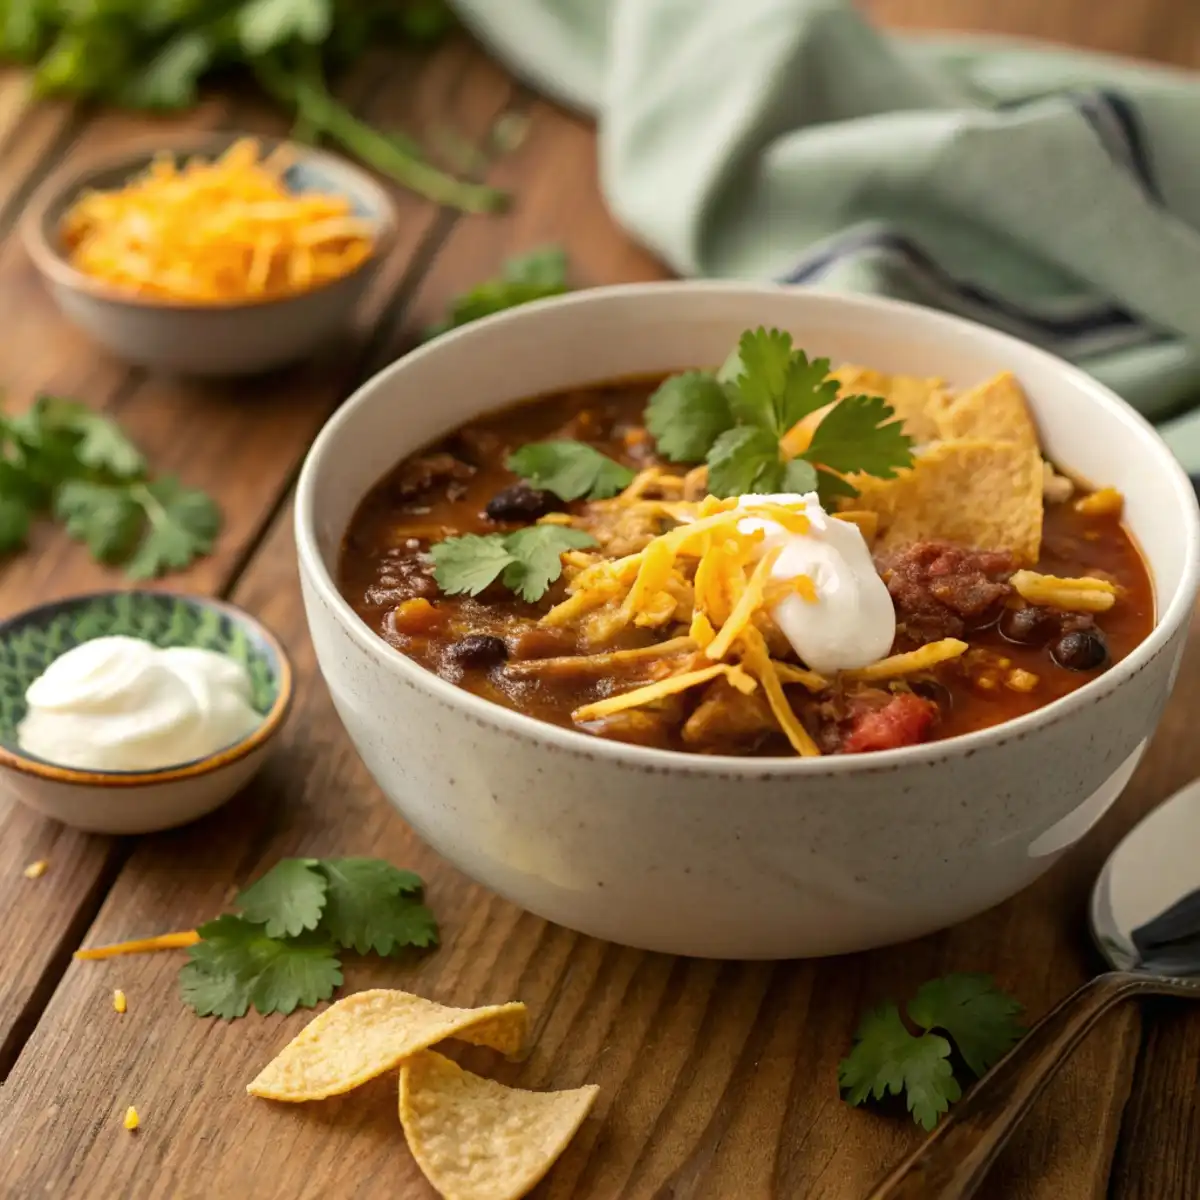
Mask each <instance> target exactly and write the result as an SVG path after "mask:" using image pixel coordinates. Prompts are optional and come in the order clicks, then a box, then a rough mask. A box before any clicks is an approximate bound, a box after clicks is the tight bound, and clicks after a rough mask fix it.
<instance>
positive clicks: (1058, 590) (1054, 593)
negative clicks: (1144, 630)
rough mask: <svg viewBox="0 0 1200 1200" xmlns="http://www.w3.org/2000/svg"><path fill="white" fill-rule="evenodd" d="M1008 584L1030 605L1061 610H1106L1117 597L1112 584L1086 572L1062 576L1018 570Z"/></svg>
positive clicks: (1095, 611) (1096, 611) (1091, 611)
mask: <svg viewBox="0 0 1200 1200" xmlns="http://www.w3.org/2000/svg"><path fill="white" fill-rule="evenodd" d="M1012 585H1013V587H1014V588H1015V589H1016V591H1017V593H1018V595H1020V596H1021V597H1022V598H1024V599H1025V600H1028V601H1029V603H1030V604H1038V605H1042V606H1044V607H1046V608H1058V609H1062V610H1063V611H1064V612H1090V613H1098V612H1107V611H1108V610H1109V609H1110V608H1112V606H1113V605H1114V604H1115V603H1116V600H1117V589H1116V587H1115V586H1114V585H1113V584H1111V583H1109V581H1108V580H1107V579H1096V578H1093V577H1092V576H1089V575H1085V576H1082V577H1081V578H1079V579H1062V578H1060V577H1059V576H1057V575H1041V574H1039V573H1038V572H1037V571H1018V572H1017V573H1016V574H1015V575H1014V576H1013V577H1012Z"/></svg>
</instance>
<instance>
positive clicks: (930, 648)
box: [842, 638, 967, 683]
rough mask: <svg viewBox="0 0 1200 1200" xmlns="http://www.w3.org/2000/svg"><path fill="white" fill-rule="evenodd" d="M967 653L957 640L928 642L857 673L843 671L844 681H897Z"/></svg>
mask: <svg viewBox="0 0 1200 1200" xmlns="http://www.w3.org/2000/svg"><path fill="white" fill-rule="evenodd" d="M966 652H967V643H966V642H960V641H959V640H958V638H942V640H941V641H940V642H930V643H929V644H928V645H926V646H922V647H921V648H920V649H919V650H909V651H908V652H907V653H906V654H893V655H891V656H890V657H888V658H881V659H880V660H879V661H878V662H875V663H872V664H871V665H870V666H869V667H860V668H859V669H858V670H857V671H843V672H842V675H843V677H844V678H846V679H856V680H858V681H859V682H860V683H871V682H877V681H879V680H881V679H899V678H901V677H902V676H904V675H914V674H916V672H918V671H928V670H929V669H930V667H936V666H937V665H938V663H944V662H949V661H950V659H952V658H958V657H959V656H960V655H962V654H965V653H966Z"/></svg>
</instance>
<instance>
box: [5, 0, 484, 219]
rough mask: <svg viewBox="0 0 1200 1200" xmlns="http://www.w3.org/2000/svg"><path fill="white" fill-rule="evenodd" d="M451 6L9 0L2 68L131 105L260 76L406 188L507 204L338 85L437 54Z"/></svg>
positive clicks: (51, 89)
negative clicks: (371, 50)
mask: <svg viewBox="0 0 1200 1200" xmlns="http://www.w3.org/2000/svg"><path fill="white" fill-rule="evenodd" d="M453 20H454V19H453V16H452V15H451V13H450V11H449V9H448V8H447V7H446V5H445V3H444V0H407V2H405V0H0V59H7V60H10V61H18V62H22V63H27V64H29V65H30V66H31V67H32V68H33V71H34V76H33V78H34V86H35V89H36V91H37V93H38V94H39V95H43V96H70V97H74V98H78V99H82V100H92V101H97V102H99V103H104V104H113V105H117V106H119V107H124V108H134V109H152V110H155V109H156V110H169V109H181V108H188V107H190V106H191V105H193V104H194V103H195V102H196V99H197V97H198V94H199V87H200V85H201V83H202V81H204V80H206V79H207V78H208V77H209V76H210V75H218V74H236V73H241V74H243V75H246V74H248V75H250V76H251V77H253V78H254V79H255V80H256V81H257V83H258V84H259V86H260V87H262V88H263V89H264V90H265V91H266V92H267V93H268V94H269V95H270V96H271V97H272V98H273V99H274V100H275V101H277V102H278V103H279V104H281V105H283V106H284V107H286V108H287V109H288V110H289V111H290V112H291V113H292V115H293V116H294V118H295V121H296V134H297V136H300V137H303V138H304V139H305V140H309V141H314V142H315V141H319V140H321V139H322V138H326V139H328V140H329V141H331V142H334V143H336V144H338V145H340V146H341V147H342V148H343V149H345V150H346V151H348V152H349V153H350V154H352V155H354V156H355V157H356V158H358V159H360V160H361V161H363V162H364V163H366V164H367V165H368V166H370V167H373V168H374V169H375V170H377V171H379V172H381V173H382V174H385V175H389V176H391V177H392V178H393V179H395V180H396V181H397V182H398V183H401V184H403V185H404V186H405V187H408V188H410V189H412V190H413V191H415V192H418V193H420V194H421V195H423V196H426V197H428V198H429V199H430V200H433V201H434V202H436V203H438V204H446V205H450V206H452V207H455V208H460V209H463V210H464V211H468V212H490V211H495V210H498V209H500V208H502V207H503V206H504V201H505V196H504V194H503V193H502V192H498V191H496V190H495V189H494V188H489V187H485V186H482V185H479V184H474V183H470V182H466V181H463V180H459V179H456V178H455V177H454V176H452V175H449V174H447V173H446V172H444V171H442V170H440V169H439V168H438V167H436V166H434V165H433V164H432V163H430V162H429V161H428V160H427V159H426V158H425V157H424V156H423V155H422V154H421V152H420V150H419V149H418V148H416V147H414V146H413V145H412V144H411V143H410V142H409V141H407V140H406V139H404V138H400V137H395V136H392V135H390V134H388V133H385V132H383V131H381V130H378V129H375V128H373V127H371V126H370V125H368V124H366V123H365V122H362V121H360V120H358V118H357V117H355V116H354V115H353V113H351V112H350V111H349V109H347V108H346V107H345V106H344V105H342V104H341V103H339V102H338V101H337V100H336V99H335V98H334V97H333V95H332V93H331V92H330V90H329V87H328V80H329V79H330V78H331V77H333V76H334V75H335V74H336V73H337V72H339V71H341V70H344V69H345V68H346V67H348V66H350V65H351V64H352V63H353V62H354V61H355V60H356V59H358V58H359V56H360V55H362V54H363V52H364V51H365V50H366V49H367V47H368V46H380V45H387V44H393V45H394V44H401V43H408V44H415V45H428V44H431V43H432V42H434V41H436V40H437V39H438V38H440V37H441V36H442V34H444V33H445V32H447V30H448V29H449V28H450V27H451V26H452V25H453Z"/></svg>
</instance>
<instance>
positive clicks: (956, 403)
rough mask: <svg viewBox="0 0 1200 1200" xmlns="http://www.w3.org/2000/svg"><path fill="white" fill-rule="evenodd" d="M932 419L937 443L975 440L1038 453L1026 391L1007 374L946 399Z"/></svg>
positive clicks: (1011, 375) (1010, 373)
mask: <svg viewBox="0 0 1200 1200" xmlns="http://www.w3.org/2000/svg"><path fill="white" fill-rule="evenodd" d="M933 416H934V423H935V425H936V437H937V438H938V440H940V441H946V442H948V441H951V440H952V439H954V438H978V439H979V440H981V441H987V442H1014V443H1015V444H1016V445H1018V446H1020V447H1022V448H1023V449H1025V450H1027V451H1029V452H1030V453H1031V454H1032V453H1039V450H1038V435H1037V426H1036V425H1034V423H1033V417H1032V416H1031V415H1030V412H1029V404H1028V402H1027V401H1026V399H1025V391H1024V389H1023V388H1022V387H1021V385H1020V383H1018V382H1017V377H1016V376H1015V375H1013V374H1012V372H1010V371H1004V372H1002V373H1001V374H999V375H997V376H996V377H995V378H994V379H989V380H988V381H987V382H986V383H981V384H979V385H978V386H977V387H973V388H971V389H970V390H969V391H966V392H963V393H962V394H961V395H960V396H955V397H954V398H953V399H949V398H948V399H946V400H945V402H944V403H943V404H941V405H939V406H938V407H937V408H936V409H935V411H934V414H933Z"/></svg>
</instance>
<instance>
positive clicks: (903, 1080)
mask: <svg viewBox="0 0 1200 1200" xmlns="http://www.w3.org/2000/svg"><path fill="white" fill-rule="evenodd" d="M907 1011H908V1017H909V1020H910V1021H912V1022H913V1024H914V1025H916V1026H917V1027H918V1028H919V1029H920V1030H921V1031H922V1032H921V1033H919V1034H914V1033H912V1032H910V1030H909V1028H908V1027H907V1026H906V1025H905V1023H904V1021H903V1019H902V1018H901V1016H900V1010H899V1009H898V1008H897V1007H896V1005H895V1004H885V1005H883V1006H882V1007H880V1008H877V1009H875V1010H874V1011H872V1012H870V1013H868V1014H867V1015H866V1016H865V1017H864V1018H863V1020H862V1023H861V1024H860V1025H859V1027H858V1032H857V1033H855V1035H854V1048H853V1049H852V1050H851V1051H850V1053H849V1055H847V1057H845V1058H844V1059H842V1061H841V1063H840V1064H839V1065H838V1085H839V1087H840V1089H841V1092H842V1097H843V1099H844V1100H845V1101H846V1102H847V1103H848V1104H851V1105H859V1104H862V1103H863V1101H865V1100H866V1099H867V1098H868V1097H870V1098H872V1099H875V1100H882V1099H883V1097H884V1096H885V1095H887V1094H888V1093H891V1094H892V1095H894V1096H899V1095H901V1094H903V1095H904V1096H905V1099H906V1103H907V1105H908V1111H909V1112H910V1113H912V1115H913V1120H914V1121H916V1122H917V1124H918V1125H920V1126H921V1127H922V1128H924V1129H927V1130H928V1129H933V1128H934V1127H935V1126H936V1125H937V1123H938V1120H939V1119H940V1118H941V1115H942V1114H943V1113H944V1112H946V1111H947V1110H948V1109H949V1107H950V1105H951V1104H953V1103H954V1101H956V1100H957V1099H959V1097H960V1096H961V1095H962V1087H961V1084H960V1082H959V1080H958V1079H956V1078H955V1075H954V1063H953V1061H952V1059H951V1055H952V1054H953V1052H954V1050H955V1049H957V1051H958V1054H959V1057H960V1058H961V1059H962V1061H963V1063H964V1064H965V1065H966V1067H967V1069H968V1070H969V1071H970V1072H971V1073H972V1074H973V1075H975V1076H976V1077H977V1078H978V1077H979V1076H982V1075H983V1074H984V1073H985V1072H986V1071H988V1070H989V1069H990V1068H991V1067H992V1066H994V1065H995V1064H996V1063H997V1062H999V1061H1000V1059H1002V1058H1003V1057H1004V1055H1005V1054H1007V1053H1008V1051H1009V1050H1010V1049H1011V1048H1012V1046H1013V1045H1014V1044H1015V1043H1016V1042H1018V1041H1020V1039H1021V1037H1022V1036H1023V1035H1024V1032H1025V1030H1024V1027H1023V1026H1022V1024H1021V1022H1020V1019H1019V1018H1020V1014H1021V1012H1022V1011H1023V1009H1022V1006H1021V1005H1020V1004H1019V1003H1018V1002H1017V1001H1016V1000H1014V999H1013V998H1012V997H1011V996H1009V995H1006V994H1005V993H1004V992H1002V991H1001V990H1000V989H999V988H997V987H996V985H995V983H994V982H993V981H992V978H991V976H990V975H977V974H955V975H947V976H945V978H943V979H932V980H930V981H929V982H928V983H925V984H923V985H922V986H921V988H920V989H919V990H918V992H917V994H916V995H915V996H914V997H913V998H912V1000H911V1001H910V1002H909V1005H908V1010H907ZM935 1031H940V1032H935ZM943 1033H944V1034H946V1035H947V1036H946V1037H943V1036H942V1034H943Z"/></svg>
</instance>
